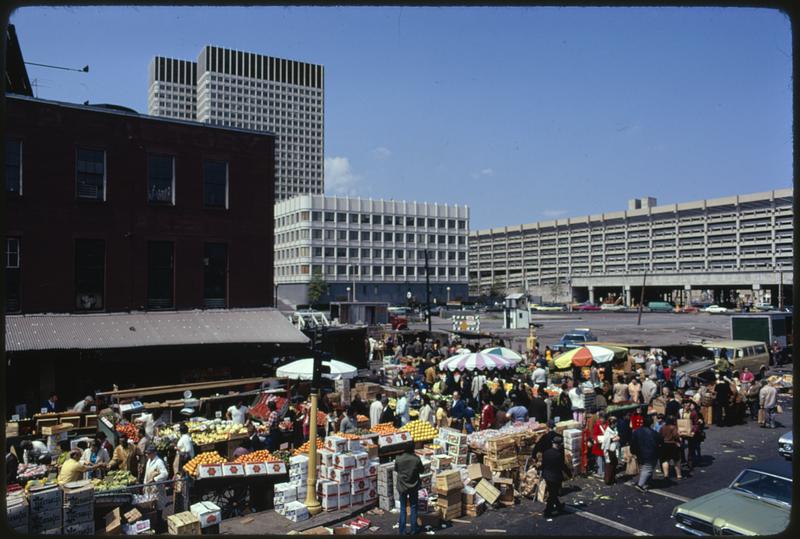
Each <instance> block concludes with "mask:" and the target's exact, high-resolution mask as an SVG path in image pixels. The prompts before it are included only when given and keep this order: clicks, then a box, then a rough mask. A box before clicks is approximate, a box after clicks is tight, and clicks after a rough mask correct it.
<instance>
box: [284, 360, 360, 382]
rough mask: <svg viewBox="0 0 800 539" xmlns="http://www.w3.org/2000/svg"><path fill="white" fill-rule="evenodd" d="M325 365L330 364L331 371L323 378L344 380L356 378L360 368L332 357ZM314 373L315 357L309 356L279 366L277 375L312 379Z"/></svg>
mask: <svg viewBox="0 0 800 539" xmlns="http://www.w3.org/2000/svg"><path fill="white" fill-rule="evenodd" d="M322 364H323V365H330V367H331V373H330V374H323V375H322V376H323V378H327V379H329V380H342V379H350V378H355V377H356V375H357V374H358V369H356V368H355V367H353V366H352V365H348V364H347V363H344V362H343V361H337V360H335V359H332V360H330V361H323V362H322ZM313 373H314V359H313V358H310V357H307V358H305V359H298V360H297V361H292V362H291V363H287V364H286V365H283V366H282V367H278V370H277V372H276V373H275V375H276V376H278V377H279V378H291V379H292V380H311V378H312V376H313Z"/></svg>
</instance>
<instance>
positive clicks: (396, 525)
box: [392, 511, 400, 530]
mask: <svg viewBox="0 0 800 539" xmlns="http://www.w3.org/2000/svg"><path fill="white" fill-rule="evenodd" d="M398 512H399V511H398ZM399 527H400V524H395V525H394V526H392V529H393V530H394V529H396V528H399Z"/></svg>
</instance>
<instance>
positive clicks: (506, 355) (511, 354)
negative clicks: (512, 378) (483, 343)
mask: <svg viewBox="0 0 800 539" xmlns="http://www.w3.org/2000/svg"><path fill="white" fill-rule="evenodd" d="M481 351H482V352H483V353H485V354H494V355H496V356H500V357H502V358H503V359H507V360H509V361H514V362H519V361H522V356H521V355H520V354H519V353H517V352H515V351H513V350H512V349H510V348H506V347H504V346H495V347H494V348H486V349H485V350H481Z"/></svg>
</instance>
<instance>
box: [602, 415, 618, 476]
mask: <svg viewBox="0 0 800 539" xmlns="http://www.w3.org/2000/svg"><path fill="white" fill-rule="evenodd" d="M619 442H620V437H619V433H618V432H617V418H616V417H614V416H611V417H610V418H608V425H607V426H606V429H605V432H604V433H603V439H602V449H603V458H604V460H605V470H604V480H605V483H606V485H613V484H614V483H615V482H616V479H617V463H618V458H617V452H618V451H619Z"/></svg>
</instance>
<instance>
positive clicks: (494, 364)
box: [439, 352, 516, 371]
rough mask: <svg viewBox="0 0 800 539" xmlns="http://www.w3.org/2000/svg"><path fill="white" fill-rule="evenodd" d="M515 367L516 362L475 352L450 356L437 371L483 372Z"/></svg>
mask: <svg viewBox="0 0 800 539" xmlns="http://www.w3.org/2000/svg"><path fill="white" fill-rule="evenodd" d="M514 365H516V361H509V360H508V359H503V358H502V357H500V356H496V355H494V354H487V353H485V352H475V353H469V354H457V355H455V356H450V357H449V358H447V359H445V360H444V361H442V362H441V363H439V369H441V370H445V369H447V370H449V371H455V370H459V371H464V370H468V371H475V370H478V371H485V370H491V369H510V368H512V367H513V366H514Z"/></svg>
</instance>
